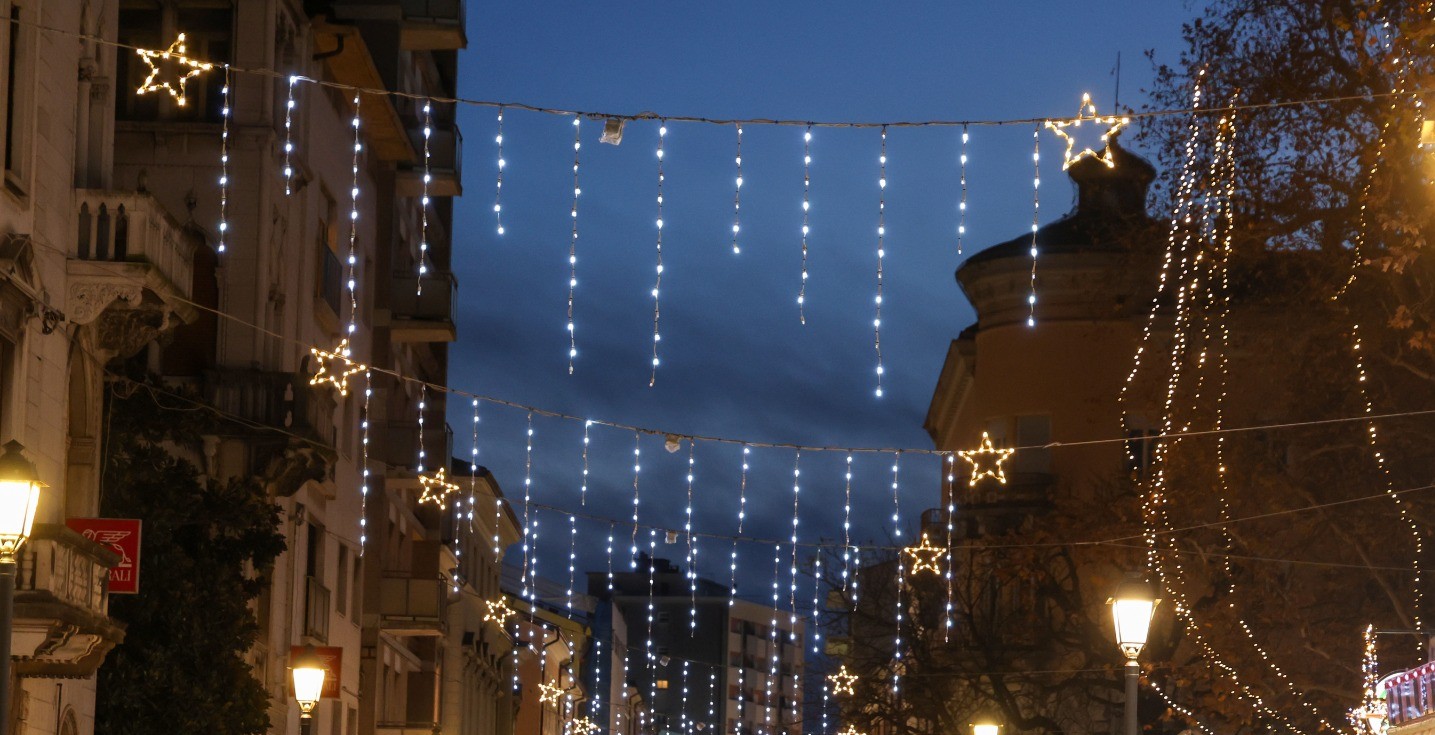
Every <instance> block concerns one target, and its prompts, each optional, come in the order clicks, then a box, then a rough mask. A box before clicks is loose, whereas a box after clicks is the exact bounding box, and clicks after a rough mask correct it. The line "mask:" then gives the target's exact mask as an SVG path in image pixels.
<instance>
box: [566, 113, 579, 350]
mask: <svg viewBox="0 0 1435 735" xmlns="http://www.w3.org/2000/svg"><path fill="white" fill-rule="evenodd" d="M582 147H583V136H582V125H581V124H580V118H578V117H577V116H574V118H573V210H572V212H571V217H572V220H573V236H572V237H571V238H569V240H568V374H569V375H572V374H573V361H574V360H575V359H577V358H578V337H577V336H576V335H575V334H574V332H573V292H574V291H575V290H577V288H578V195H580V194H582V193H583V190H582V189H580V188H578V150H579V149H580V148H582Z"/></svg>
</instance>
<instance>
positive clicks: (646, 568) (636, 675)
mask: <svg viewBox="0 0 1435 735" xmlns="http://www.w3.org/2000/svg"><path fill="white" fill-rule="evenodd" d="M634 562H635V563H634V567H633V569H632V570H630V571H624V572H616V573H614V574H612V576H611V578H610V577H609V575H608V574H607V573H606V572H589V573H588V592H589V594H590V595H591V596H592V597H594V598H595V599H597V600H598V603H599V608H598V609H599V613H598V614H597V615H596V616H595V618H594V625H593V636H594V642H595V646H602V647H604V649H605V650H607V651H608V652H609V654H607V655H606V656H604V657H603V658H601V659H599V658H595V659H594V665H595V668H593V669H592V670H590V671H589V672H588V674H587V676H588V678H589V680H590V681H593V680H600V679H601V680H602V681H608V682H614V683H616V682H618V681H623V682H625V683H626V684H627V686H629V687H631V689H632V690H634V691H635V692H636V693H637V695H638V696H641V697H643V709H644V710H645V711H646V712H647V713H648V714H647V717H648V719H649V720H650V722H649V723H647V724H646V727H645V728H644V729H643V731H644V732H648V733H654V734H657V735H663V734H666V733H678V734H681V735H704V734H706V733H752V734H754V735H797V734H798V733H800V732H801V731H802V723H801V718H802V711H803V708H802V699H803V697H802V684H801V683H802V675H803V671H804V669H803V642H804V630H805V620H804V618H802V617H800V616H799V617H798V618H797V621H796V624H795V625H794V624H793V623H792V621H791V617H792V614H791V612H790V611H787V610H777V611H774V610H773V608H772V607H770V606H762V605H758V604H755V603H752V602H748V601H746V600H740V599H738V600H734V599H732V598H731V596H730V594H729V590H728V587H727V585H725V584H721V583H718V582H714V581H712V580H708V579H703V578H701V577H697V576H696V575H694V574H690V573H688V572H684V571H683V570H682V569H680V568H678V567H677V566H676V565H674V564H673V563H672V562H670V561H669V560H667V559H660V558H651V557H649V556H647V555H646V554H639V555H638V556H637V557H636V558H635V560H634ZM650 593H651V594H650ZM605 605H607V606H609V607H608V608H607V610H608V611H607V612H604V611H605ZM609 696H610V702H611V701H613V700H615V699H616V696H617V694H616V693H610V695H609ZM605 706H606V703H605ZM607 716H608V719H609V721H610V722H613V723H614V729H615V731H622V732H629V731H630V730H625V729H622V727H621V725H620V720H621V718H620V717H618V716H616V714H613V713H609V714H608V715H607ZM639 725H640V726H642V725H644V723H639ZM627 726H628V728H631V727H632V726H633V723H632V722H631V717H630V721H629V723H628V725H627Z"/></svg>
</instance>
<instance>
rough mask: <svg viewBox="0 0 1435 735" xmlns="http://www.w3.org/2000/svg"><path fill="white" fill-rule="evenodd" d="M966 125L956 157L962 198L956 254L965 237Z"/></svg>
mask: <svg viewBox="0 0 1435 735" xmlns="http://www.w3.org/2000/svg"><path fill="white" fill-rule="evenodd" d="M968 137H969V136H968V134H967V126H965V125H963V126H962V154H961V156H960V157H959V158H958V159H957V160H958V161H959V162H960V163H961V183H962V200H961V201H960V202H958V203H957V255H961V254H962V247H963V245H964V244H965V242H966V239H967V139H968Z"/></svg>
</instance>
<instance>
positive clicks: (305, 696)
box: [289, 646, 324, 735]
mask: <svg viewBox="0 0 1435 735" xmlns="http://www.w3.org/2000/svg"><path fill="white" fill-rule="evenodd" d="M289 668H290V669H292V670H293V673H294V701H296V702H298V703H299V733H300V735H309V731H310V729H311V728H312V727H313V726H314V705H316V704H318V703H319V698H320V697H321V696H323V694H324V660H323V659H321V658H319V654H317V653H315V652H314V647H313V646H307V647H306V648H305V649H304V652H303V653H301V654H299V655H298V656H295V657H294V660H293V661H290V662H289Z"/></svg>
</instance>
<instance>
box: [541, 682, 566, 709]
mask: <svg viewBox="0 0 1435 735" xmlns="http://www.w3.org/2000/svg"><path fill="white" fill-rule="evenodd" d="M562 696H563V688H562V687H556V686H553V685H552V684H539V685H538V701H539V703H541V704H547V703H548V702H557V701H558V699H559V698H560V697H562Z"/></svg>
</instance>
